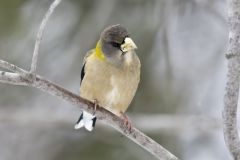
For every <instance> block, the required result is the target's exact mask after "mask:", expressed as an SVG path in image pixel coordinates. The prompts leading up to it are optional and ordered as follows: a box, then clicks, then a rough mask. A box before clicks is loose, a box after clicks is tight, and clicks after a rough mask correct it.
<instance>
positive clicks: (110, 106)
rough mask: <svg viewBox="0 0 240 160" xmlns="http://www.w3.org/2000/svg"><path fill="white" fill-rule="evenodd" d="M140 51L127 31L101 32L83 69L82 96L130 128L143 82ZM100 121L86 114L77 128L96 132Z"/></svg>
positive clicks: (119, 27) (118, 27)
mask: <svg viewBox="0 0 240 160" xmlns="http://www.w3.org/2000/svg"><path fill="white" fill-rule="evenodd" d="M136 49H137V46H136V44H135V43H134V41H133V40H132V38H131V37H130V34H129V32H128V30H127V29H126V28H124V27H123V26H122V25H120V24H116V25H111V26H109V27H107V28H105V29H104V30H103V31H102V32H101V34H100V38H99V40H98V41H97V44H96V47H95V48H94V49H92V50H90V51H88V52H87V54H86V55H85V57H84V60H83V65H82V69H81V81H80V97H82V98H85V99H87V100H89V101H91V102H93V103H94V104H95V106H97V105H99V106H102V107H104V108H105V109H107V110H108V111H110V112H112V113H113V114H115V115H117V116H119V117H120V118H122V119H123V122H124V124H125V125H127V126H128V127H129V128H131V123H130V121H129V119H128V117H127V116H126V114H125V111H126V110H127V108H128V107H129V105H130V103H131V101H132V99H133V97H134V96H135V93H136V91H137V88H138V84H139V81H140V68H141V63H140V60H139V58H138V55H137V54H136V52H135V50H136ZM95 109H96V107H95ZM96 120H97V118H96V116H95V114H90V113H88V112H86V111H83V112H82V113H81V115H80V117H79V119H78V121H77V123H76V124H75V129H79V128H82V127H84V128H85V129H86V130H88V131H92V130H93V128H94V126H95V123H96Z"/></svg>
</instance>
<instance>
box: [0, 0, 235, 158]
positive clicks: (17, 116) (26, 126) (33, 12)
mask: <svg viewBox="0 0 240 160" xmlns="http://www.w3.org/2000/svg"><path fill="white" fill-rule="evenodd" d="M51 2H52V0H41V1H39V0H1V2H0V59H3V60H6V61H9V62H11V63H14V64H16V65H18V66H20V67H23V68H24V69H27V70H28V69H29V68H30V61H31V58H32V52H33V48H34V43H35V37H36V33H37V30H38V27H39V25H40V23H41V20H42V18H43V16H44V14H45V12H46V11H47V9H48V7H49V5H50V4H51ZM226 9H227V8H226V3H225V1H223V0H147V1H146V0H63V1H62V3H61V4H60V5H59V6H58V7H57V9H56V10H55V12H54V14H53V15H52V17H51V18H50V21H49V23H48V24H47V27H46V30H45V33H44V37H43V41H42V43H41V48H40V56H39V61H38V62H39V63H38V68H37V72H38V73H39V74H40V75H42V76H44V77H46V78H47V79H49V80H51V81H54V82H56V83H58V84H60V85H61V86H64V87H65V88H67V89H69V90H71V91H73V92H74V93H78V92H79V91H78V89H79V81H80V68H81V64H82V60H83V57H84V54H85V53H86V52H87V51H88V50H89V49H91V48H94V47H95V44H96V42H97V40H98V38H99V34H100V32H101V31H102V30H103V29H104V28H105V27H107V26H109V25H112V24H122V25H123V26H125V27H126V28H128V30H129V31H130V33H131V37H132V38H133V39H134V41H135V42H136V44H137V46H138V50H137V53H138V55H139V57H140V59H141V62H142V68H141V69H142V75H141V83H140V86H139V89H138V92H137V95H136V96H135V99H134V101H133V102H132V104H131V106H130V108H129V110H128V111H127V114H128V115H129V117H130V119H131V120H132V123H133V125H134V126H136V127H138V128H139V129H140V130H141V131H143V132H144V133H146V134H147V135H149V136H150V137H152V138H153V139H154V140H156V141H157V142H159V143H160V144H161V145H163V146H164V147H165V148H167V149H168V150H169V151H171V152H172V153H173V154H175V155H176V156H178V157H179V158H180V159H183V160H226V159H230V158H231V157H230V156H229V153H228V151H227V149H226V147H225V144H224V139H223V133H222V127H221V111H222V109H223V95H224V86H225V81H226V60H225V58H224V54H225V52H226V48H227V37H228V33H227V32H228V29H227V27H228V26H227V23H226V15H227V11H226ZM80 112H81V111H80V109H79V108H78V107H76V106H72V105H70V104H68V103H66V102H63V101H62V100H59V99H57V98H56V97H53V96H50V95H48V94H46V93H43V92H41V91H39V90H36V89H34V88H29V87H22V86H11V85H6V84H0V160H43V159H44V160H65V159H68V160H79V159H82V160H97V159H98V160H105V159H114V160H155V159H156V158H154V157H153V156H152V155H150V154H149V153H148V152H147V151H144V150H143V149H142V148H140V147H139V146H137V145H136V144H134V143H133V142H132V141H130V140H128V139H127V138H125V137H124V136H122V135H121V134H120V133H118V132H116V131H115V130H114V129H112V128H110V127H108V126H106V125H105V124H102V123H101V122H99V121H98V122H97V127H96V129H95V130H94V131H93V132H91V133H89V132H87V131H85V130H84V129H83V130H77V131H76V130H74V124H75V122H76V120H77V119H78V116H79V114H80Z"/></svg>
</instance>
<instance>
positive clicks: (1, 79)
mask: <svg viewBox="0 0 240 160" xmlns="http://www.w3.org/2000/svg"><path fill="white" fill-rule="evenodd" d="M0 75H1V76H0V83H7V84H13V85H22V86H26V85H28V83H27V82H26V81H25V80H24V79H23V78H22V76H21V75H19V74H18V73H10V72H4V71H0Z"/></svg>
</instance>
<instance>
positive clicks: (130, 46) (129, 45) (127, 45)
mask: <svg viewBox="0 0 240 160" xmlns="http://www.w3.org/2000/svg"><path fill="white" fill-rule="evenodd" d="M134 49H137V46H136V44H135V43H134V42H133V40H132V39H131V38H129V37H126V38H125V40H124V43H123V44H122V45H121V50H122V51H123V52H128V51H131V50H134Z"/></svg>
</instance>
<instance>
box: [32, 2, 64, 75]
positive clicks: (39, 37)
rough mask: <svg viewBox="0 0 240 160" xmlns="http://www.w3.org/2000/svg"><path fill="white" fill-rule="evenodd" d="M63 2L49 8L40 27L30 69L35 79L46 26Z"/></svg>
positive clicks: (55, 3)
mask: <svg viewBox="0 0 240 160" xmlns="http://www.w3.org/2000/svg"><path fill="white" fill-rule="evenodd" d="M60 2H61V0H54V2H53V3H52V4H51V6H50V7H49V9H48V11H47V12H46V14H45V16H44V18H43V20H42V23H41V25H40V27H39V30H38V33H37V38H36V42H35V47H34V51H33V56H32V64H31V69H30V73H31V74H32V75H33V76H34V77H35V74H36V69H37V61H38V54H39V48H40V43H41V41H42V36H43V32H44V29H45V26H46V24H47V22H48V20H49V18H50V16H51V15H52V13H53V12H54V10H55V8H56V7H57V6H58V4H59V3H60Z"/></svg>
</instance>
